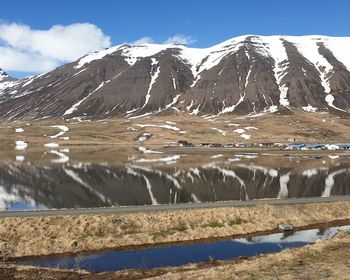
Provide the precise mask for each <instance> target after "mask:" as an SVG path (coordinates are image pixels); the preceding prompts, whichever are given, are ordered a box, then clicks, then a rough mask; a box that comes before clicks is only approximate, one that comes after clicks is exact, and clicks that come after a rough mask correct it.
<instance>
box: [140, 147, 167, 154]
mask: <svg viewBox="0 0 350 280" xmlns="http://www.w3.org/2000/svg"><path fill="white" fill-rule="evenodd" d="M139 151H140V152H142V153H144V154H163V152H159V151H153V150H148V149H146V148H145V147H139Z"/></svg>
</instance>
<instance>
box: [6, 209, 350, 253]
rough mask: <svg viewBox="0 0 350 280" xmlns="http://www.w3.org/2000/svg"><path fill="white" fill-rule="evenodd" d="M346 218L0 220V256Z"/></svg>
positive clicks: (293, 214)
mask: <svg viewBox="0 0 350 280" xmlns="http://www.w3.org/2000/svg"><path fill="white" fill-rule="evenodd" d="M345 219H350V202H336V203H329V204H308V205H293V206H267V205H265V206H255V207H238V208H218V209H190V210H177V211H159V212H150V213H125V214H106V215H81V216H53V217H31V218H4V219H1V220H0V251H1V252H3V253H6V256H7V257H23V256H33V255H49V254H56V253H78V252H83V251H91V250H104V249H109V248H110V249H112V248H113V249H118V248H119V249H123V248H128V247H130V246H144V245H147V244H149V245H152V244H161V243H167V242H181V241H193V240H200V239H207V238H209V239H216V238H224V237H228V238H229V237H231V236H238V235H243V234H247V233H253V232H259V231H271V230H274V229H276V228H277V226H278V224H280V223H290V224H293V225H294V226H296V227H301V226H306V225H310V224H317V223H325V222H329V221H333V220H345Z"/></svg>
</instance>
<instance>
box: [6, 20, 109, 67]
mask: <svg viewBox="0 0 350 280" xmlns="http://www.w3.org/2000/svg"><path fill="white" fill-rule="evenodd" d="M110 45H111V41H110V38H109V37H108V36H106V35H105V34H104V33H103V32H102V30H101V29H100V28H98V27H97V26H96V25H94V24H90V23H74V24H71V25H66V26H63V25H54V26H52V27H51V28H50V29H48V30H34V29H31V28H30V27H29V26H27V25H22V24H16V23H12V24H0V68H3V69H5V70H6V71H22V72H45V71H49V70H52V69H53V68H55V67H57V66H59V65H60V64H62V63H65V62H71V61H73V60H76V59H78V58H79V57H81V56H83V55H85V54H87V53H89V52H93V51H96V50H100V49H103V48H106V47H109V46H110Z"/></svg>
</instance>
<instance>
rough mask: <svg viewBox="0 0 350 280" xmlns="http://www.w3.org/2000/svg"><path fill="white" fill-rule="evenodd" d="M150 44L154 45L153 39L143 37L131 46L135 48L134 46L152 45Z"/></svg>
mask: <svg viewBox="0 0 350 280" xmlns="http://www.w3.org/2000/svg"><path fill="white" fill-rule="evenodd" d="M150 43H154V40H153V39H152V38H151V37H148V36H147V37H142V38H140V39H137V40H136V41H134V42H131V43H129V44H130V45H132V46H134V45H141V44H150Z"/></svg>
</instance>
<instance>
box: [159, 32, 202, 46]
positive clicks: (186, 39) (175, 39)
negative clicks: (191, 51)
mask: <svg viewBox="0 0 350 280" xmlns="http://www.w3.org/2000/svg"><path fill="white" fill-rule="evenodd" d="M195 42H196V40H195V39H193V38H192V37H191V36H186V35H182V34H177V35H174V36H171V37H169V38H168V39H167V40H166V41H165V42H164V44H182V45H191V44H193V43H195Z"/></svg>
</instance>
